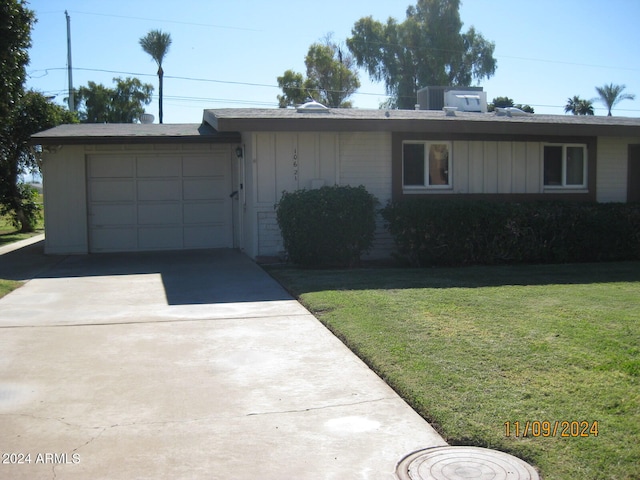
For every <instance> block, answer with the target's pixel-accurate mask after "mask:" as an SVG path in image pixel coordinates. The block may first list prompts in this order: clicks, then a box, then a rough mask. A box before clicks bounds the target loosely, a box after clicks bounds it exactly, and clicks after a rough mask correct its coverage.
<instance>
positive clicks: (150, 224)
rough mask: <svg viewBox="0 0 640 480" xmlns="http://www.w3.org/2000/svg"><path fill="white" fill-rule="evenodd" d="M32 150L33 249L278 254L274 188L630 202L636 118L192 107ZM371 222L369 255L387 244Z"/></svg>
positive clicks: (634, 189) (82, 128)
mask: <svg viewBox="0 0 640 480" xmlns="http://www.w3.org/2000/svg"><path fill="white" fill-rule="evenodd" d="M32 141H33V143H34V144H40V145H42V148H43V165H42V171H43V177H44V201H45V205H46V208H45V228H46V242H45V248H46V252H47V253H50V254H74V253H77V254H84V253H92V252H114V251H144V250H157V249H158V250H159V249H194V248H217V247H225V248H239V249H241V250H242V251H244V252H245V253H246V254H247V255H248V256H250V257H251V258H254V259H255V258H259V257H265V256H267V257H268V256H275V255H278V254H280V253H281V251H282V240H281V237H280V233H279V229H278V225H277V222H276V214H275V209H274V206H275V204H276V203H277V202H278V199H279V198H280V196H281V194H282V192H283V191H285V190H286V191H293V190H296V189H302V188H306V189H309V188H318V187H320V186H322V185H334V184H338V185H353V186H357V185H364V186H365V187H366V188H367V190H368V191H369V192H371V193H372V194H374V195H375V196H376V197H377V198H378V200H379V201H380V202H381V204H382V205H384V204H385V203H386V202H387V201H389V200H391V199H401V198H407V197H415V196H439V197H443V196H449V197H453V196H466V197H472V198H499V199H504V200H505V201H526V200H533V199H536V200H538V199H539V200H542V199H555V200H572V201H591V202H595V201H597V202H629V201H640V118H622V117H598V116H573V115H537V114H536V115H527V116H516V115H514V116H509V115H497V114H494V113H466V112H444V111H429V110H415V111H410V110H389V111H385V110H360V109H325V108H321V106H319V105H318V104H307V105H305V106H303V107H302V108H299V109H217V110H205V111H204V116H203V121H202V123H201V124H195V125H191V124H188V125H187V124H185V125H166V124H164V125H153V124H151V125H148V124H147V125H145V124H101V125H96V124H93V125H91V124H81V125H61V126H59V127H56V128H53V129H51V130H47V131H44V132H41V133H38V134H36V135H34V136H33V138H32ZM390 248H391V243H390V239H389V236H388V235H386V234H385V232H384V229H383V228H382V226H380V229H379V235H378V237H377V241H376V244H375V247H374V251H373V252H372V255H373V256H385V255H388V254H389V252H390Z"/></svg>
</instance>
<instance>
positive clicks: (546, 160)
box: [543, 144, 587, 189]
mask: <svg viewBox="0 0 640 480" xmlns="http://www.w3.org/2000/svg"><path fill="white" fill-rule="evenodd" d="M543 179H544V188H545V189H547V188H548V189H553V188H558V189H562V188H567V189H570V188H587V147H586V145H579V144H562V145H560V144H547V145H544V148H543Z"/></svg>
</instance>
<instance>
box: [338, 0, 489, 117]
mask: <svg viewBox="0 0 640 480" xmlns="http://www.w3.org/2000/svg"><path fill="white" fill-rule="evenodd" d="M459 7H460V0H418V2H417V4H416V6H410V7H408V8H407V12H406V19H405V20H404V21H403V22H401V23H400V22H398V21H397V20H396V19H394V18H389V19H388V20H387V23H386V24H383V23H381V22H379V21H377V20H374V19H373V17H371V16H369V17H364V18H361V19H360V20H358V21H357V22H356V23H355V25H354V27H353V29H352V30H351V33H352V35H353V36H352V37H351V38H349V39H347V46H348V47H349V49H350V50H351V52H352V53H353V55H354V56H355V60H356V62H357V65H358V66H360V67H365V68H366V69H367V72H368V73H369V75H370V76H371V78H372V79H373V80H376V81H384V83H385V87H386V90H387V93H388V94H389V95H391V97H392V101H391V102H390V103H391V104H395V105H396V106H397V107H398V108H403V109H409V108H410V109H413V108H414V105H415V103H416V96H417V91H418V89H419V88H421V87H425V86H429V85H456V86H469V85H470V83H471V82H472V80H474V79H475V80H480V79H482V78H489V77H491V76H492V75H493V74H494V72H495V70H496V60H495V58H494V57H493V50H494V47H495V45H494V44H493V43H492V42H489V41H487V40H485V38H484V37H483V36H482V35H481V34H480V33H478V32H477V31H476V30H475V29H474V28H473V27H471V28H470V29H469V30H468V31H467V32H465V33H461V29H462V25H463V24H462V21H461V20H460V14H459Z"/></svg>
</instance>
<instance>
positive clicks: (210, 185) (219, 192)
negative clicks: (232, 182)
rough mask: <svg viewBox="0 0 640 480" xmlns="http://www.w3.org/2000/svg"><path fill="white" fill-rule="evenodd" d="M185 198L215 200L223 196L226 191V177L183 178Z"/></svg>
mask: <svg viewBox="0 0 640 480" xmlns="http://www.w3.org/2000/svg"><path fill="white" fill-rule="evenodd" d="M182 183H183V188H182V190H183V192H184V194H183V196H184V200H214V199H220V198H223V197H224V195H225V193H226V195H229V193H231V192H226V190H225V187H226V179H225V178H224V177H214V178H201V179H197V180H196V179H189V180H183V182H182Z"/></svg>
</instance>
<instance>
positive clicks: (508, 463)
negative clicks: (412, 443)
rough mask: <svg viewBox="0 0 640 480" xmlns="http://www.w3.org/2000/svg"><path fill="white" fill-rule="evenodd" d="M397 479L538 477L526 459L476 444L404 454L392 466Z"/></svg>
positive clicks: (521, 479)
mask: <svg viewBox="0 0 640 480" xmlns="http://www.w3.org/2000/svg"><path fill="white" fill-rule="evenodd" d="M396 473H397V474H398V477H399V478H400V480H469V479H474V480H540V477H539V476H538V473H537V472H536V470H535V469H534V468H533V467H532V466H531V465H529V464H528V463H526V462H524V461H522V460H520V459H519V458H516V457H514V456H512V455H509V454H507V453H504V452H499V451H497V450H490V449H487V448H480V447H455V446H447V447H434V448H427V449H424V450H419V451H417V452H414V453H412V454H410V455H408V456H406V457H405V458H404V459H403V460H402V461H401V462H400V463H399V464H398V468H397V470H396Z"/></svg>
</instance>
